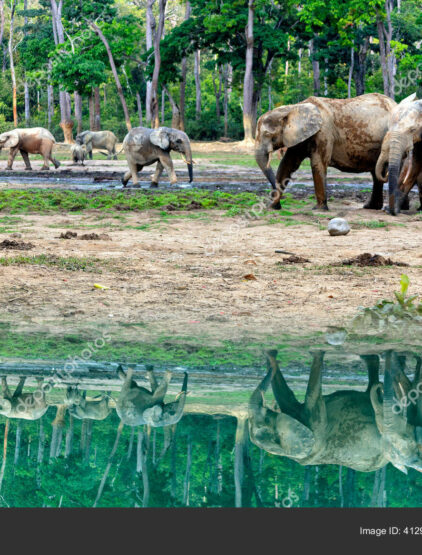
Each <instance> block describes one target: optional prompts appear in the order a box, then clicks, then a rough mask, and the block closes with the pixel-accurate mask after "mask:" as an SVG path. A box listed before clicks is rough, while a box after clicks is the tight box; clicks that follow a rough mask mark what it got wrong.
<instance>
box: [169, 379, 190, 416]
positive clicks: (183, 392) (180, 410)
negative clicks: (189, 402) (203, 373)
mask: <svg viewBox="0 0 422 555" xmlns="http://www.w3.org/2000/svg"><path fill="white" fill-rule="evenodd" d="M187 391H188V373H187V372H185V377H184V378H183V385H182V390H181V392H180V393H179V399H178V405H177V410H176V413H175V415H174V418H173V419H172V420H173V422H174V423H176V422H179V420H180V419H181V418H182V416H183V410H184V408H185V403H186V396H187Z"/></svg>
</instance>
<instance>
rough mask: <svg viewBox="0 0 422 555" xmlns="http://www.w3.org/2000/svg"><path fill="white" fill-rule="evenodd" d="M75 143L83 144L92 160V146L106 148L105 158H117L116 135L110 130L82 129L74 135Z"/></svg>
mask: <svg viewBox="0 0 422 555" xmlns="http://www.w3.org/2000/svg"><path fill="white" fill-rule="evenodd" d="M76 143H77V144H79V145H85V146H86V151H87V154H88V156H89V158H90V160H92V149H93V148H100V149H101V148H104V149H105V150H107V153H108V155H107V160H111V158H112V157H113V159H114V160H117V154H116V144H117V137H116V135H115V134H114V133H113V132H112V131H82V133H79V134H78V135H77V136H76Z"/></svg>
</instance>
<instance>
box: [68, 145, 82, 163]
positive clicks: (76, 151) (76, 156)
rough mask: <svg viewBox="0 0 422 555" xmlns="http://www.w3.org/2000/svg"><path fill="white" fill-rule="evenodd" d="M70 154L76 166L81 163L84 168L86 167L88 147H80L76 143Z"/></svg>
mask: <svg viewBox="0 0 422 555" xmlns="http://www.w3.org/2000/svg"><path fill="white" fill-rule="evenodd" d="M70 152H71V154H72V160H73V163H74V164H77V163H78V162H80V163H81V164H82V166H84V165H85V164H84V162H85V159H86V146H85V145H80V144H78V143H75V144H74V145H72V146H71V148H70Z"/></svg>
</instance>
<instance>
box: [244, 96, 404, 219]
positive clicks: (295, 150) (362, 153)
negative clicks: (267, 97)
mask: <svg viewBox="0 0 422 555" xmlns="http://www.w3.org/2000/svg"><path fill="white" fill-rule="evenodd" d="M395 107H396V103H395V102H394V100H392V99H391V98H388V97H387V96H384V95H382V94H378V93H372V94H365V95H362V96H358V97H356V98H351V99H350V98H348V99H330V98H318V97H314V96H311V97H309V98H307V99H306V100H304V101H303V102H300V103H299V104H293V105H288V106H280V107H279V108H276V109H274V110H271V111H270V112H267V113H266V114H264V115H263V116H261V117H260V118H259V120H258V125H257V136H256V141H255V158H256V161H257V163H258V165H259V167H260V168H261V170H262V171H263V173H264V175H265V176H266V177H267V179H268V181H269V182H270V183H271V186H272V188H273V199H272V205H271V206H272V208H276V209H279V208H280V199H281V197H282V195H283V192H284V190H285V188H286V186H287V184H288V182H289V180H290V178H291V175H292V174H293V173H294V172H295V171H296V170H297V169H298V168H299V166H300V165H301V163H302V161H303V160H304V159H305V158H310V160H311V168H312V176H313V180H314V187H315V195H316V199H317V204H316V206H315V208H318V209H325V210H328V205H327V196H326V177H327V168H328V167H329V166H330V167H334V168H337V169H339V170H341V171H347V172H352V173H359V172H370V173H371V175H372V179H373V189H372V195H371V198H370V199H369V200H368V202H367V203H366V204H365V208H372V209H377V210H379V209H381V208H382V207H383V182H382V181H381V180H380V179H379V178H378V177H377V176H376V174H375V166H376V163H377V160H378V157H379V154H380V152H381V145H382V141H383V138H384V135H385V134H386V132H387V130H388V124H389V118H390V114H391V113H392V111H393V110H394V108H395ZM282 147H287V151H286V153H285V155H284V157H283V159H282V160H281V162H280V165H279V167H278V171H277V175H274V172H273V170H272V169H271V166H270V154H271V153H272V152H274V151H276V150H278V149H280V148H282Z"/></svg>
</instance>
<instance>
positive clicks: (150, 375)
mask: <svg viewBox="0 0 422 555" xmlns="http://www.w3.org/2000/svg"><path fill="white" fill-rule="evenodd" d="M147 377H148V381H149V384H150V386H151V391H152V392H153V393H154V391H155V390H156V389H157V388H158V382H157V378H156V377H155V374H154V368H151V367H148V368H147Z"/></svg>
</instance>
